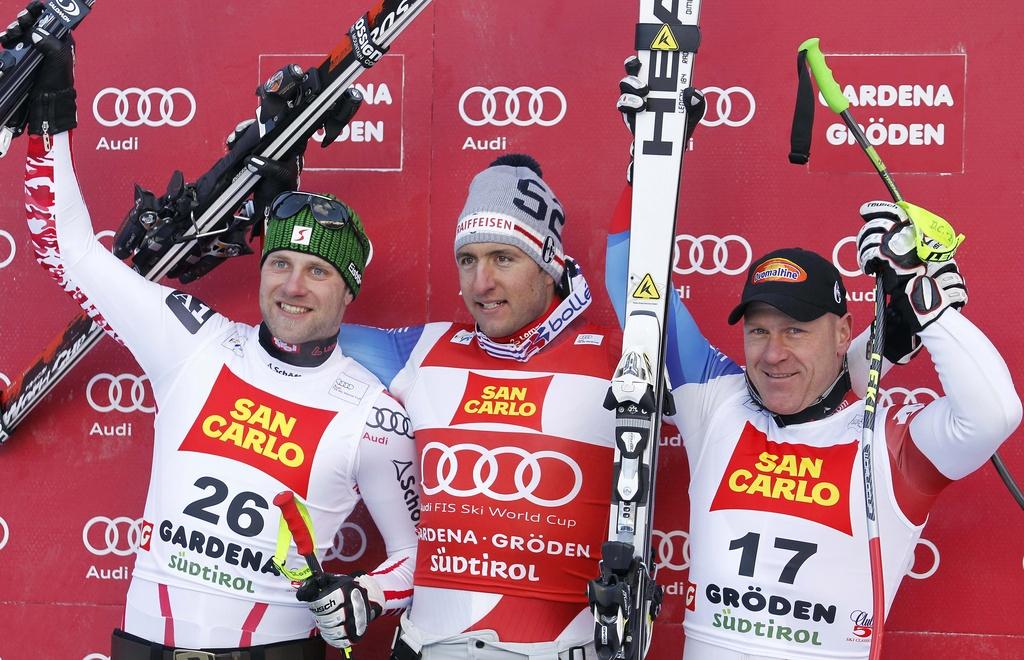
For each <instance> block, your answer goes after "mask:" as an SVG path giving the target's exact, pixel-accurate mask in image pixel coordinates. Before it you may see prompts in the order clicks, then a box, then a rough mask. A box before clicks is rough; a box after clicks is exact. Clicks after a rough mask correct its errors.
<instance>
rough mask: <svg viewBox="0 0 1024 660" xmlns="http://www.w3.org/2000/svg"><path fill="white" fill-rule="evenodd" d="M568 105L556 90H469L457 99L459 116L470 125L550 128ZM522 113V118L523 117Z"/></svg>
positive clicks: (477, 88)
mask: <svg viewBox="0 0 1024 660" xmlns="http://www.w3.org/2000/svg"><path fill="white" fill-rule="evenodd" d="M567 109H568V103H567V102H566V100H565V94H563V93H562V90H560V89H558V88H557V87H551V86H550V85H545V86H544V87H539V88H536V89H534V88H533V87H516V88H515V89H513V88H511V87H503V86H499V87H492V88H487V87H480V86H476V87H470V88H469V89H467V90H466V91H465V92H463V93H462V97H461V98H460V99H459V115H460V116H461V117H462V121H464V122H466V123H467V124H469V125H470V126H485V125H491V126H508V125H510V124H514V125H515V126H533V125H537V126H554V125H555V124H557V123H558V122H560V121H562V118H563V117H565V112H566V110H567ZM524 114H525V116H523V115H524Z"/></svg>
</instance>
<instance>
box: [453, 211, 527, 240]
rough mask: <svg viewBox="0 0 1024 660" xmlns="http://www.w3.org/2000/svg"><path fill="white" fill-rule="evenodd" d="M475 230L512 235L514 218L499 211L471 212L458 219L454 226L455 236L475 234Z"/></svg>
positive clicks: (513, 232) (514, 228) (514, 229)
mask: <svg viewBox="0 0 1024 660" xmlns="http://www.w3.org/2000/svg"><path fill="white" fill-rule="evenodd" d="M476 232H487V233H494V234H506V235H508V236H514V235H515V233H516V219H515V218H513V217H512V216H508V215H503V214H501V213H473V214H470V215H467V216H466V217H465V218H462V219H461V220H459V224H457V225H456V226H455V235H456V236H462V235H463V234H475V233H476Z"/></svg>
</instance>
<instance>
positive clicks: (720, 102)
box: [700, 85, 757, 128]
mask: <svg viewBox="0 0 1024 660" xmlns="http://www.w3.org/2000/svg"><path fill="white" fill-rule="evenodd" d="M700 91H702V92H704V99H705V103H706V104H707V108H708V110H706V111H705V112H704V118H703V119H701V120H700V123H701V124H703V125H704V126H732V127H734V128H735V127H737V126H745V125H746V124H749V123H750V120H751V119H753V118H754V112H755V111H756V110H757V103H756V102H755V101H754V95H753V94H751V93H750V90H748V89H746V88H745V87H737V86H735V85H734V86H732V87H726V88H725V89H722V88H721V87H703V88H701V90H700ZM712 98H714V100H715V102H714V104H712V103H711V100H712ZM739 99H744V100H746V102H747V111H746V112H745V113H744V114H743V115H741V116H739V117H738V118H737V117H735V116H733V110H734V109H735V108H734V107H733V101H734V100H736V101H739ZM741 105H742V104H741V103H737V104H736V106H737V107H739V106H741ZM712 107H713V108H714V109H715V115H716V116H715V117H714V118H711V117H710V112H709V111H710V109H711V108H712Z"/></svg>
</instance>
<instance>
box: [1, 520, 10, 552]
mask: <svg viewBox="0 0 1024 660" xmlns="http://www.w3.org/2000/svg"><path fill="white" fill-rule="evenodd" d="M10 539H11V528H10V527H8V526H7V521H6V520H4V519H3V518H0V550H3V549H4V546H5V545H7V541H9V540H10Z"/></svg>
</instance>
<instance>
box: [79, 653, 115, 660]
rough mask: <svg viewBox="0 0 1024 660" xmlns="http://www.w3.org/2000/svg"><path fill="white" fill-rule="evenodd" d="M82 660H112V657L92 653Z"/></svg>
mask: <svg viewBox="0 0 1024 660" xmlns="http://www.w3.org/2000/svg"><path fill="white" fill-rule="evenodd" d="M82 660H110V656H106V655H103V654H102V653H90V654H89V655H87V656H85V657H84V658H82Z"/></svg>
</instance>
